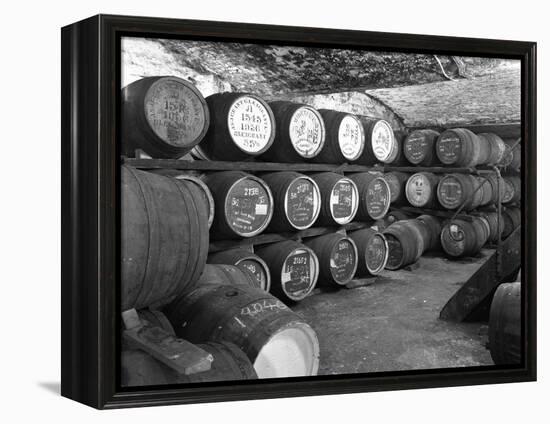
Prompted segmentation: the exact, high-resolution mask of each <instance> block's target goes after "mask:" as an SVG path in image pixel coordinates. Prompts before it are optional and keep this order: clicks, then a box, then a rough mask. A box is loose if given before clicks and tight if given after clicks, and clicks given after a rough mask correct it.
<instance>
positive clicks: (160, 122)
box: [121, 77, 210, 158]
mask: <svg viewBox="0 0 550 424" xmlns="http://www.w3.org/2000/svg"><path fill="white" fill-rule="evenodd" d="M121 110H122V116H121V118H122V119H121V124H122V125H121V127H122V150H123V152H124V154H126V155H127V156H131V157H133V156H134V154H135V150H136V149H142V150H143V151H144V152H145V153H147V154H148V155H149V156H151V157H154V158H178V157H181V156H183V155H185V154H186V153H187V152H188V151H190V150H191V149H192V148H193V146H195V145H196V144H198V143H199V142H200V141H201V140H202V139H203V137H204V136H205V134H206V131H207V129H208V125H209V123H210V114H209V111H208V107H207V105H206V102H205V100H204V98H203V97H202V95H201V93H200V92H199V91H198V90H197V89H196V88H195V86H194V85H193V84H190V83H189V82H187V81H185V80H182V79H181V78H176V77H147V78H142V79H140V80H137V81H135V82H133V83H131V84H129V85H127V86H126V87H124V88H123V89H122V109H121Z"/></svg>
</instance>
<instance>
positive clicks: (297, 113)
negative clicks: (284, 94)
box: [261, 101, 326, 162]
mask: <svg viewBox="0 0 550 424" xmlns="http://www.w3.org/2000/svg"><path fill="white" fill-rule="evenodd" d="M269 106H270V107H271V110H272V111H273V115H274V116H275V122H276V125H277V131H276V133H275V139H274V141H273V144H272V145H271V146H270V147H269V149H268V150H267V151H266V152H265V153H263V154H262V157H261V158H262V160H266V161H271V162H302V161H303V160H304V159H311V158H313V157H315V156H317V155H318V154H319V152H320V151H321V149H322V148H323V146H324V144H325V138H326V130H325V123H324V121H323V117H322V116H321V114H320V113H319V112H318V111H317V110H316V109H314V108H313V107H311V106H308V105H305V104H300V103H293V102H286V101H276V102H271V103H269Z"/></svg>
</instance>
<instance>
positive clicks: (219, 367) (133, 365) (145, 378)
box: [121, 342, 258, 387]
mask: <svg viewBox="0 0 550 424" xmlns="http://www.w3.org/2000/svg"><path fill="white" fill-rule="evenodd" d="M197 346H198V347H199V348H201V349H203V350H205V351H206V352H208V353H210V354H211V355H212V357H213V358H214V360H213V361H212V365H211V368H210V370H209V371H205V372H200V373H197V374H191V375H184V374H179V373H178V372H176V371H174V370H172V369H171V368H169V367H167V366H166V365H164V364H163V363H162V362H160V361H157V360H156V359H155V358H153V357H152V356H151V355H149V354H147V353H145V352H143V351H141V350H123V351H122V358H121V360H122V363H121V365H122V372H121V384H122V386H123V387H142V386H153V385H163V384H182V383H205V382H210V381H233V380H253V379H257V378H258V376H257V375H256V372H255V371H254V367H253V366H252V364H251V363H250V360H249V359H248V357H247V356H246V355H245V354H244V353H243V352H242V351H241V350H240V349H239V348H238V347H237V346H235V345H234V344H233V343H228V342H208V343H204V344H199V345H197Z"/></svg>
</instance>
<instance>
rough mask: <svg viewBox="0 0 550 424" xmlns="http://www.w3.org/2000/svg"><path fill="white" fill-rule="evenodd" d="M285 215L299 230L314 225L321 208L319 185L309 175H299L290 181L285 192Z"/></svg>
mask: <svg viewBox="0 0 550 424" xmlns="http://www.w3.org/2000/svg"><path fill="white" fill-rule="evenodd" d="M284 202H285V215H286V217H287V219H288V222H289V223H290V224H291V225H292V226H293V227H294V228H295V229H297V230H305V229H306V228H309V227H311V226H312V225H313V223H314V222H315V220H316V219H317V217H318V216H319V212H320V210H321V194H320V192H319V187H318V186H317V184H316V183H315V181H313V180H312V179H311V178H309V177H298V178H296V179H295V180H294V181H292V182H291V183H290V185H289V186H288V188H287V190H286V193H285V200H284Z"/></svg>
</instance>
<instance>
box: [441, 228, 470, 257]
mask: <svg viewBox="0 0 550 424" xmlns="http://www.w3.org/2000/svg"><path fill="white" fill-rule="evenodd" d="M465 243H466V237H465V235H464V231H463V230H462V228H460V226H458V225H456V224H451V225H449V226H447V227H445V228H444V229H443V231H442V233H441V244H442V246H443V249H444V250H445V252H447V253H448V254H449V255H452V256H461V255H462V254H463V253H464V247H465Z"/></svg>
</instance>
